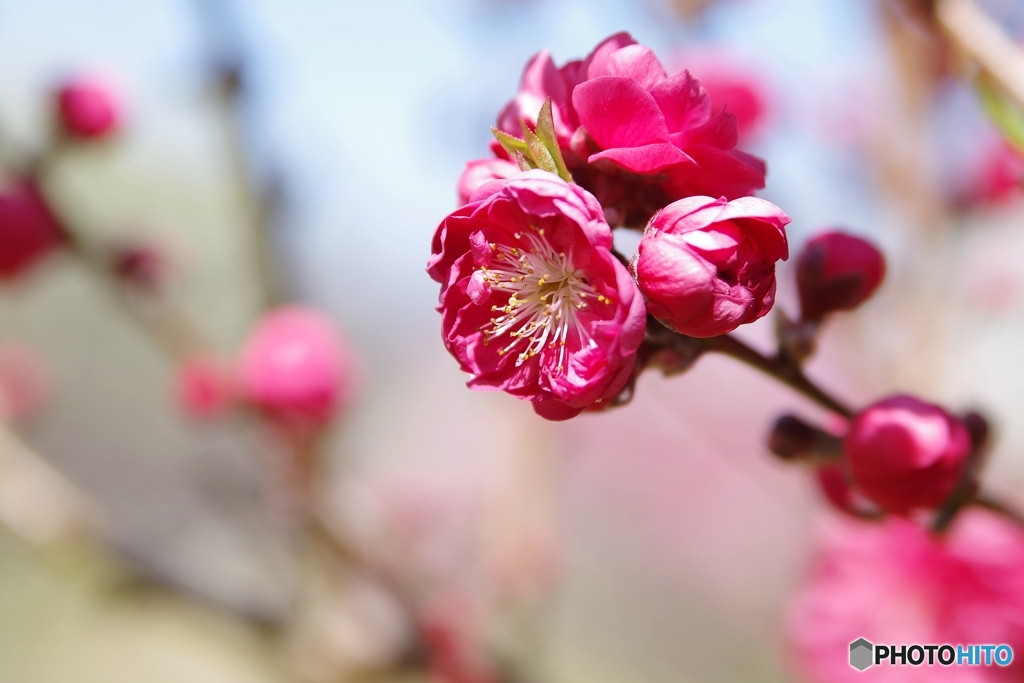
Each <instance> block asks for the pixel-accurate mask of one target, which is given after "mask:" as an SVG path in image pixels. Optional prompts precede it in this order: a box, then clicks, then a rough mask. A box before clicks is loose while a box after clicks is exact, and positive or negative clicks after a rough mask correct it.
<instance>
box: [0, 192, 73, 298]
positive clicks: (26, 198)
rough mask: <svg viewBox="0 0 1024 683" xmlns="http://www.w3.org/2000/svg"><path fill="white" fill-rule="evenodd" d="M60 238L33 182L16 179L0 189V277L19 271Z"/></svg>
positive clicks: (13, 276)
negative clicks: (16, 180)
mask: <svg viewBox="0 0 1024 683" xmlns="http://www.w3.org/2000/svg"><path fill="white" fill-rule="evenodd" d="M64 239H65V235H64V231H63V230H62V229H61V226H60V224H59V223H58V221H57V218H56V216H54V215H53V212H51V211H50V208H49V206H47V204H46V200H45V199H44V198H43V196H42V194H40V192H39V189H38V188H37V187H36V186H35V184H34V183H32V182H29V181H25V180H23V181H18V182H15V183H12V184H11V185H9V186H7V187H5V188H3V189H2V190H0V281H2V280H10V279H13V278H15V277H17V276H18V275H21V274H22V273H23V272H24V271H26V270H28V269H29V268H30V267H31V266H33V265H34V264H35V263H36V262H37V261H38V260H39V259H40V258H42V257H43V256H45V255H46V254H47V253H49V252H50V251H52V250H53V249H55V248H56V247H58V246H59V245H60V244H61V243H63V242H64Z"/></svg>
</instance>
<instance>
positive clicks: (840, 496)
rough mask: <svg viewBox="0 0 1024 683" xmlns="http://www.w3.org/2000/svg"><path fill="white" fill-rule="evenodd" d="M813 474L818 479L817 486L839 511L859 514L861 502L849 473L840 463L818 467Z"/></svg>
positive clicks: (861, 507) (861, 506) (862, 506)
mask: <svg viewBox="0 0 1024 683" xmlns="http://www.w3.org/2000/svg"><path fill="white" fill-rule="evenodd" d="M814 474H815V477H816V478H817V480H818V487H819V488H820V489H821V492H822V493H823V494H824V495H825V499H826V500H828V502H830V503H831V504H832V505H833V506H834V507H835V508H836V509H837V510H839V511H841V512H846V513H848V514H851V515H855V516H858V517H859V516H861V510H862V509H863V508H864V505H863V502H862V501H861V500H859V498H861V497H860V496H858V495H857V492H856V491H854V489H853V482H852V481H851V479H850V474H849V473H848V472H847V471H846V468H845V466H844V465H843V464H842V463H835V464H833V465H826V466H825V467H819V468H818V469H817V470H816V471H815V473H814Z"/></svg>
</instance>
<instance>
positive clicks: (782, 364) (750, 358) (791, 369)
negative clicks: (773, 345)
mask: <svg viewBox="0 0 1024 683" xmlns="http://www.w3.org/2000/svg"><path fill="white" fill-rule="evenodd" d="M700 341H701V342H702V343H703V345H704V346H705V348H706V349H707V350H708V351H717V352H718V353H723V354H725V355H727V356H729V357H731V358H735V359H737V360H740V361H743V362H744V363H746V364H747V365H749V366H751V367H753V368H756V369H758V370H760V371H761V372H763V373H765V374H766V375H770V376H771V377H774V378H775V379H777V380H778V381H780V382H782V383H783V384H785V385H786V386H788V387H790V388H791V389H794V390H796V391H797V392H799V393H801V394H803V395H804V396H806V397H807V398H809V399H810V400H812V401H814V402H815V403H817V404H818V405H820V406H821V407H823V408H825V409H826V410H830V411H832V412H834V413H838V414H839V415H842V416H843V417H851V416H852V415H853V410H851V409H850V408H849V407H847V406H846V404H844V403H843V402H841V401H840V400H838V399H837V398H835V397H833V396H832V395H831V394H829V393H828V392H826V391H825V390H824V389H822V388H821V387H819V386H818V385H817V384H815V383H814V382H812V381H811V380H810V379H808V378H807V376H806V375H804V373H803V371H802V370H801V369H800V368H799V366H797V365H796V364H795V363H793V362H791V361H789V360H787V359H786V358H785V357H782V356H779V357H776V358H769V357H767V356H765V355H763V354H762V353H760V352H759V351H757V350H755V349H753V348H751V347H750V346H747V345H746V344H745V343H743V342H742V341H740V340H739V339H737V338H736V337H734V336H732V335H729V334H726V335H722V336H720V337H711V338H710V339H703V340H700Z"/></svg>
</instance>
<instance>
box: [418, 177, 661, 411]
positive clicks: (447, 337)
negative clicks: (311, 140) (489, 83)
mask: <svg viewBox="0 0 1024 683" xmlns="http://www.w3.org/2000/svg"><path fill="white" fill-rule="evenodd" d="M471 199H472V201H471V202H470V203H469V204H467V205H466V206H463V207H462V208H461V209H459V210H457V211H455V212H454V213H452V214H451V215H450V216H448V217H447V218H445V219H444V220H443V221H442V222H441V224H440V225H439V226H438V228H437V231H436V232H435V233H434V243H433V249H432V252H433V255H432V256H431V258H430V261H429V263H428V265H427V272H428V273H429V274H430V276H431V277H432V278H434V280H436V281H437V282H439V283H441V296H440V303H439V306H438V310H439V311H440V312H441V314H442V329H443V333H444V342H445V345H446V346H447V348H448V350H449V351H450V352H451V354H452V355H453V356H454V357H455V358H456V359H457V360H458V361H459V364H460V365H461V366H462V369H463V370H464V371H465V372H467V373H469V374H470V375H472V377H471V379H470V380H469V386H470V387H472V388H476V389H501V390H504V391H507V392H508V393H510V394H512V395H513V396H516V397H518V398H521V399H524V400H527V401H532V402H533V405H534V409H535V410H536V411H537V412H538V413H539V414H540V415H542V416H543V417H546V418H548V419H568V418H570V417H574V416H575V415H577V414H579V413H580V412H581V411H582V410H584V409H585V408H587V407H589V406H591V405H593V404H595V403H598V402H600V401H603V400H604V399H607V398H610V397H612V396H614V395H615V394H616V393H618V391H619V390H620V389H621V388H622V387H623V385H624V384H625V382H626V380H627V379H628V378H629V374H630V371H631V370H632V368H633V362H634V359H635V356H636V351H637V348H638V347H639V346H640V342H641V341H642V340H643V336H644V327H645V320H646V316H645V311H644V304H643V299H642V297H641V296H640V294H639V292H638V291H637V289H636V285H635V284H634V283H633V280H632V279H631V278H630V277H629V272H628V271H627V270H626V268H625V267H624V266H623V265H622V264H621V263H620V262H619V261H618V259H616V258H615V256H614V255H613V254H612V252H611V248H612V234H611V229H610V228H609V227H608V224H607V223H606V222H605V220H604V214H603V212H602V210H601V205H600V204H598V203H597V200H596V199H594V197H593V196H592V195H591V194H590V193H589V192H587V191H586V190H584V189H582V188H580V187H579V186H576V185H571V184H569V183H566V182H564V181H563V180H561V179H559V178H558V177H557V176H555V175H554V174H551V173H546V172H544V171H539V170H538V171H527V172H525V173H519V174H517V175H515V176H513V177H512V178H508V179H506V180H497V181H493V182H490V183H487V184H486V185H484V186H482V187H481V188H479V189H478V190H477V191H476V192H475V193H474V194H473V196H472V198H471Z"/></svg>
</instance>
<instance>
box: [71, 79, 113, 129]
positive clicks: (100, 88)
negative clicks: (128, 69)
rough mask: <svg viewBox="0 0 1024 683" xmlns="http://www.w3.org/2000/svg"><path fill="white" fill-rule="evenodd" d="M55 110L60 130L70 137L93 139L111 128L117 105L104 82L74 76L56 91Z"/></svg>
mask: <svg viewBox="0 0 1024 683" xmlns="http://www.w3.org/2000/svg"><path fill="white" fill-rule="evenodd" d="M57 114H58V118H59V122H60V125H61V127H62V128H63V130H64V132H65V133H67V134H68V135H70V136H71V137H74V138H81V139H84V140H93V139H97V138H102V137H104V136H106V135H109V134H111V133H113V132H114V131H115V129H116V128H117V126H118V124H119V123H120V107H119V105H118V103H117V100H116V98H115V97H114V94H113V92H112V91H111V90H110V88H108V87H107V86H106V85H105V84H103V83H101V82H99V81H97V80H92V79H88V78H76V79H73V80H71V81H69V82H68V83H66V84H64V86H62V87H61V88H60V89H59V90H58V91H57Z"/></svg>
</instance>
